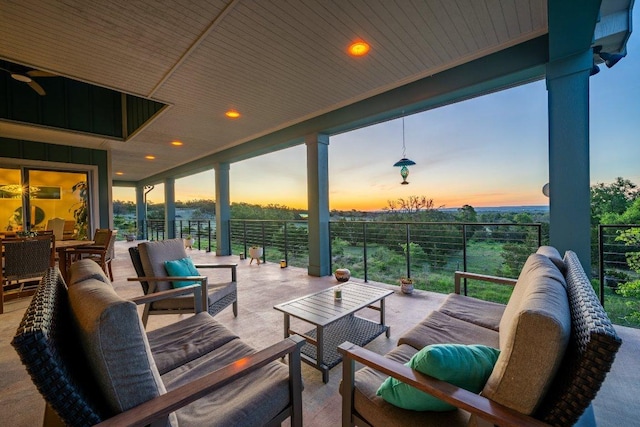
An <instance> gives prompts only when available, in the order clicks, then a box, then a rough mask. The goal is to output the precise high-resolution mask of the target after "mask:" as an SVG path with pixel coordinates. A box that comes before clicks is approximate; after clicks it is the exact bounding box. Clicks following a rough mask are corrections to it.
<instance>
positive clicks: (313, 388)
mask: <svg viewBox="0 0 640 427" xmlns="http://www.w3.org/2000/svg"><path fill="white" fill-rule="evenodd" d="M133 244H135V242H134V243H126V242H118V243H117V244H116V254H117V256H116V259H115V261H114V262H113V270H114V276H115V277H114V281H113V285H114V288H115V290H116V292H118V294H120V295H122V296H123V297H125V298H127V297H133V296H137V295H141V294H142V289H141V287H140V285H139V283H138V282H128V281H127V278H128V277H135V272H134V270H133V266H132V265H131V261H130V259H129V256H128V253H127V248H128V247H129V246H131V245H133ZM189 255H191V256H192V258H193V259H194V260H196V261H200V262H237V263H238V264H239V269H238V306H239V313H238V317H237V318H234V317H233V313H232V311H231V309H230V308H228V309H225V310H224V311H223V312H221V313H220V314H218V315H217V316H216V320H218V321H220V322H222V323H223V324H224V325H225V326H227V327H228V328H229V329H231V330H232V331H233V332H235V333H236V334H238V335H239V336H240V337H242V338H243V339H244V340H245V341H246V342H247V343H249V344H250V345H252V346H254V347H256V348H258V349H259V348H263V347H266V346H268V345H270V344H273V343H275V342H277V341H279V340H281V339H282V337H283V315H282V313H281V312H279V311H276V310H274V309H273V306H274V305H276V304H278V303H282V302H285V301H288V300H290V299H293V298H296V297H300V296H303V295H306V294H309V293H313V292H316V291H319V290H322V289H325V288H327V287H330V286H334V285H335V284H336V281H335V279H334V278H333V277H330V276H329V277H321V278H319V277H311V276H308V275H307V271H306V269H302V268H295V267H287V268H280V265H279V264H278V263H273V262H268V263H266V264H261V265H257V264H256V263H255V262H254V263H253V264H251V265H250V264H249V260H242V261H241V260H239V259H238V257H237V256H229V257H217V256H215V255H214V254H212V253H207V252H204V251H197V250H193V251H189ZM356 281H357V280H356ZM369 283H372V284H375V285H378V286H382V287H385V288H388V289H392V290H394V291H395V292H394V293H393V294H392V295H390V296H389V297H388V298H387V300H386V309H387V316H386V320H387V324H388V325H390V326H391V337H390V338H386V337H385V335H384V334H383V335H381V336H379V337H378V338H376V339H375V340H374V341H372V342H371V343H370V344H368V345H367V348H368V349H370V350H372V351H375V352H378V353H385V352H387V351H388V350H390V349H391V348H393V347H394V346H395V344H396V342H397V339H398V337H399V336H400V335H401V334H402V333H404V332H405V331H406V330H408V329H409V328H411V327H412V326H413V325H414V324H416V323H417V322H418V321H420V320H421V319H422V318H423V317H424V316H426V315H427V314H428V313H429V312H430V311H431V310H433V309H434V308H436V307H437V306H438V305H439V304H440V303H441V302H442V300H443V299H444V297H445V296H444V295H442V294H436V293H431V292H425V291H416V292H414V294H413V295H411V296H408V295H404V294H402V293H401V292H400V291H399V287H398V286H392V285H386V284H381V283H374V282H369ZM28 302H29V298H24V299H21V300H14V301H10V302H7V303H5V313H4V314H2V315H0V372H1V373H0V406H1V407H2V408H3V410H2V411H0V426H14V427H19V426H25V427H26V426H36V425H41V424H42V415H43V412H44V401H43V399H42V398H41V397H40V395H39V393H38V392H37V390H36V389H35V387H34V386H33V385H32V383H31V381H30V379H29V377H28V375H27V373H26V371H25V369H24V368H23V367H22V365H21V363H20V361H19V359H18V356H17V354H16V353H15V351H14V350H13V348H12V347H11V345H10V341H11V339H12V338H13V335H14V334H15V331H16V329H17V327H18V324H19V323H20V320H21V319H22V315H23V313H24V310H25V308H26V306H27V305H28ZM359 315H362V316H365V317H369V318H371V319H375V318H376V317H377V316H378V315H379V314H378V312H375V311H372V310H364V311H362V312H360V313H359ZM179 317H180V316H179V315H163V316H151V317H150V318H149V324H148V327H147V329H148V330H151V329H154V328H158V327H161V326H163V325H165V324H168V323H171V322H175V321H176V320H177V319H178V318H179ZM292 327H293V329H296V328H297V329H298V330H302V331H306V330H308V329H309V328H310V327H308V326H306V325H303V324H301V323H295V322H292ZM305 328H306V329H305ZM616 330H617V332H618V334H619V335H620V337H621V338H622V340H623V345H622V347H621V349H620V351H619V353H618V356H617V358H616V361H615V363H614V365H613V369H612V371H611V372H610V373H609V375H608V376H607V380H606V381H605V384H604V386H603V387H602V389H601V390H600V393H599V394H598V396H597V397H596V400H595V402H594V409H595V414H596V418H597V422H598V425H599V426H607V427H608V426H611V427H614V426H621V425H625V426H632V425H640V421H638V420H637V407H638V395H639V394H640V369H638V368H639V367H640V361H639V359H638V355H639V354H640V331H639V330H636V329H632V328H626V327H621V326H616ZM341 374H342V365H341V364H339V365H338V366H336V367H335V368H333V369H332V370H331V372H330V376H329V382H328V383H327V384H324V383H323V382H322V379H321V374H320V372H319V371H317V370H315V369H314V368H312V367H311V366H309V365H306V364H303V366H302V376H303V381H304V385H305V389H304V392H303V405H304V425H305V426H310V427H324V426H339V425H340V415H341V414H340V404H341V397H340V394H339V393H338V386H339V383H340V376H341Z"/></svg>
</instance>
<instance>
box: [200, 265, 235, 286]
mask: <svg viewBox="0 0 640 427" xmlns="http://www.w3.org/2000/svg"><path fill="white" fill-rule="evenodd" d="M237 267H238V264H234V263H229V264H196V268H230V269H231V281H232V282H237V281H238V280H237Z"/></svg>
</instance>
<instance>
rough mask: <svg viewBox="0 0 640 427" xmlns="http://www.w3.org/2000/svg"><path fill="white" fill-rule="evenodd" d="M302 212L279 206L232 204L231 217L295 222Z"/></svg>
mask: <svg viewBox="0 0 640 427" xmlns="http://www.w3.org/2000/svg"><path fill="white" fill-rule="evenodd" d="M301 213H302V211H300V210H299V209H293V208H290V207H288V206H284V205H279V204H269V205H266V206H262V205H255V204H250V203H232V204H231V217H232V218H233V219H267V220H295V219H300V214H301Z"/></svg>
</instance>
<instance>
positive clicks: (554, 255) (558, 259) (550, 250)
mask: <svg viewBox="0 0 640 427" xmlns="http://www.w3.org/2000/svg"><path fill="white" fill-rule="evenodd" d="M536 253H537V254H540V255H544V256H546V257H547V258H549V259H550V260H551V262H552V263H553V264H554V265H555V266H556V267H558V270H560V271H561V272H562V273H563V274H564V272H565V270H566V268H565V265H564V259H562V256H561V255H560V252H558V250H557V249H556V248H554V247H553V246H540V247H539V248H538V250H537V251H536Z"/></svg>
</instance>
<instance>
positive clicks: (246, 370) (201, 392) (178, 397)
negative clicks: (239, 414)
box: [97, 335, 305, 427]
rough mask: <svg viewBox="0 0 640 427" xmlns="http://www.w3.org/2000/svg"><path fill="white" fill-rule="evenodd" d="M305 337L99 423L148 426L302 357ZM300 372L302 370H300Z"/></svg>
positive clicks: (105, 426)
mask: <svg viewBox="0 0 640 427" xmlns="http://www.w3.org/2000/svg"><path fill="white" fill-rule="evenodd" d="M304 343H305V341H304V339H302V338H300V337H298V336H295V335H294V336H291V337H289V338H285V339H284V340H282V341H280V342H277V343H275V344H273V345H271V346H269V347H267V348H265V349H263V350H260V351H258V352H257V353H255V354H252V355H250V356H247V357H243V358H242V359H239V360H236V361H235V362H233V363H231V364H229V365H226V366H224V367H222V368H220V369H218V370H216V371H213V372H211V373H210V374H207V375H205V376H204V377H202V378H199V379H197V380H194V381H192V382H191V383H189V384H185V385H183V386H180V387H178V388H176V389H174V390H171V391H169V392H167V393H166V394H163V395H161V396H158V397H156V398H154V399H151V400H149V401H147V402H144V403H142V404H140V405H138V406H136V407H135V408H131V409H129V410H128V411H125V412H122V413H120V414H118V415H115V416H114V417H112V418H109V419H108V420H105V421H103V422H101V423H100V424H97V426H100V427H110V426H114V427H120V426H144V425H148V424H151V422H153V421H155V420H161V419H163V418H166V417H167V415H168V414H169V413H171V412H173V411H175V410H177V409H180V408H182V407H183V406H186V405H188V404H189V403H191V402H194V401H196V400H198V399H200V398H202V397H204V396H206V395H207V394H209V393H211V392H213V391H215V390H217V389H219V388H221V387H223V386H225V385H227V384H230V383H232V382H233V381H235V380H237V379H239V378H242V377H243V376H245V375H248V374H250V373H251V372H254V371H255V370H257V369H259V368H262V367H263V366H265V365H267V364H268V363H271V362H273V361H274V360H278V359H280V358H281V357H284V356H286V355H287V354H290V355H291V356H290V357H297V358H299V357H300V348H301V347H302V346H303V345H304ZM298 374H299V373H298Z"/></svg>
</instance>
